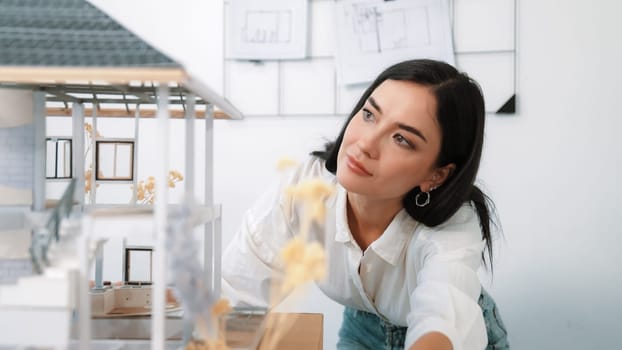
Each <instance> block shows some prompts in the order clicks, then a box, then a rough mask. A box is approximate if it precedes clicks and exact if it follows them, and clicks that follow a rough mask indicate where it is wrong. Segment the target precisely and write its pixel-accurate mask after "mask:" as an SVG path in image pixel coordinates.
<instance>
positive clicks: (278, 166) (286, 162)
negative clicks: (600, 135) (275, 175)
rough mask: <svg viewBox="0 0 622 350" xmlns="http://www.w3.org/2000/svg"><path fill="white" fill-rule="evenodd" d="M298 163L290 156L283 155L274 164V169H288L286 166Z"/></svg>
mask: <svg viewBox="0 0 622 350" xmlns="http://www.w3.org/2000/svg"><path fill="white" fill-rule="evenodd" d="M297 165H298V162H297V161H295V160H293V159H291V158H287V157H283V158H281V159H279V161H278V162H277V164H276V169H277V170H279V171H282V170H285V169H288V168H293V167H295V166H297Z"/></svg>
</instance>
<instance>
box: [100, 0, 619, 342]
mask: <svg viewBox="0 0 622 350" xmlns="http://www.w3.org/2000/svg"><path fill="white" fill-rule="evenodd" d="M95 2H96V3H101V4H102V5H104V3H106V4H105V6H104V9H106V8H109V9H110V10H111V11H113V14H115V15H117V14H118V15H119V16H120V19H121V20H122V21H124V22H127V24H128V25H129V26H130V27H131V28H133V29H134V30H136V31H138V32H139V34H141V33H142V34H143V35H146V36H148V37H150V38H151V41H152V42H154V43H156V44H157V45H156V46H160V47H161V48H163V49H165V51H167V52H171V53H173V54H174V56H175V58H178V59H180V60H182V61H183V62H186V63H187V64H188V65H189V66H190V67H191V69H192V70H195V71H196V72H199V73H198V74H199V75H200V76H202V77H205V79H207V80H208V84H210V85H212V86H213V87H214V88H215V89H216V90H218V91H222V85H221V84H222V75H221V72H220V70H219V69H220V68H221V65H222V60H221V58H222V37H221V35H222V33H221V32H219V30H220V29H221V28H222V27H221V26H222V18H221V15H222V4H221V1H210V2H208V1H200V0H194V1H192V0H186V1H184V2H181V3H179V2H176V3H175V5H172V3H169V2H164V1H162V2H153V1H144V0H143V1H135V2H130V3H128V2H123V1H120V0H116V1H111V0H109V1H103V0H97V1H95ZM151 10H153V12H151ZM621 12H622V3H620V2H618V1H615V0H601V1H598V2H587V1H578V0H569V1H564V2H559V1H553V0H541V1H528V0H519V50H520V52H519V56H518V60H519V61H518V63H519V88H518V91H519V101H518V106H519V108H520V113H519V114H518V115H516V116H505V117H500V116H490V117H489V118H488V129H487V140H486V141H487V144H486V148H485V154H484V160H483V166H482V170H481V173H480V175H481V176H480V177H481V180H482V181H483V182H484V184H485V187H486V188H487V189H488V190H489V192H490V193H491V194H492V196H493V198H494V200H495V201H496V204H497V207H498V212H499V215H500V218H501V222H502V225H503V228H504V232H505V240H504V241H503V242H502V244H501V245H500V249H499V250H498V251H497V252H498V255H497V264H496V266H495V276H494V280H493V283H492V285H491V286H490V287H489V289H490V290H491V292H492V293H493V295H494V296H495V298H496V299H497V301H498V303H499V305H500V307H501V312H502V315H503V317H504V320H505V322H506V326H507V327H508V329H509V331H510V342H511V344H512V348H513V349H518V350H523V349H576V350H579V349H612V348H617V347H619V346H618V343H619V340H618V337H617V333H618V332H619V331H620V330H622V318H621V317H620V315H622V300H621V299H622V268H621V267H620V266H622V257H621V254H619V253H620V250H621V247H622V239H620V237H619V234H620V229H619V228H618V227H617V220H616V219H618V216H619V215H620V214H622V212H621V211H620V210H619V209H617V207H618V206H617V199H618V198H620V197H621V196H622V190H620V189H619V187H618V186H617V181H618V179H620V178H622V176H621V175H622V169H621V166H620V165H619V163H620V161H621V160H622V148H621V147H620V146H619V145H618V142H617V140H616V138H615V137H616V134H617V131H618V130H620V128H621V127H622V120H621V118H620V113H619V111H618V109H617V107H618V104H617V102H616V101H619V100H621V99H622V89H620V88H619V85H618V82H619V81H620V80H621V78H622V73H621V70H620V68H619V66H618V64H619V62H622V41H620V40H619V33H621V32H622V24H620V22H619V21H618V15H619V13H621ZM182 14H184V15H189V17H183V16H181V15H182ZM156 19H157V20H156ZM159 23H163V25H161V24H159ZM164 25H166V30H165V29H164V28H163V26H164ZM169 31H170V33H169ZM172 33H173V34H172ZM249 98H252V96H249ZM215 124H216V126H215V129H216V130H215V131H216V132H215V134H216V140H215V152H216V154H215V166H216V169H215V188H216V190H215V196H216V200H217V201H218V202H221V203H223V208H224V222H223V231H224V233H225V235H226V236H228V235H231V234H233V232H234V231H235V230H236V229H237V225H238V223H239V220H240V218H241V216H242V214H243V212H244V210H245V209H246V208H247V207H248V206H250V203H251V202H252V201H253V200H254V198H256V197H257V195H258V194H259V193H260V192H261V190H262V188H263V187H264V185H265V184H266V183H268V182H269V181H270V179H271V178H272V176H273V174H274V162H275V160H276V159H278V158H279V157H280V156H282V155H290V156H294V157H298V158H302V157H303V155H304V154H306V153H308V152H309V151H310V150H312V149H314V148H316V147H317V146H319V145H320V144H321V143H322V142H323V140H322V137H324V136H325V137H330V136H332V135H334V134H335V133H336V131H337V130H336V129H337V128H338V125H340V120H339V118H337V117H308V118H307V117H290V118H287V117H285V118H279V117H262V118H250V119H247V120H243V121H226V122H222V121H218V122H216V123H215ZM226 241H227V239H226V238H225V242H226ZM486 284H487V285H488V284H489V283H486ZM310 295H311V297H310V300H307V301H305V302H304V303H303V305H301V306H298V308H300V309H302V310H309V311H321V312H324V313H325V315H326V318H325V333H324V335H325V348H326V349H332V348H334V344H335V342H336V332H337V329H338V326H339V324H340V317H341V316H340V312H341V309H340V307H338V306H336V305H335V304H334V303H332V302H331V301H329V300H328V299H326V298H324V297H322V296H321V295H319V293H317V291H312V292H311V294H310Z"/></svg>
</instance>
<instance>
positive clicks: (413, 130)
mask: <svg viewBox="0 0 622 350" xmlns="http://www.w3.org/2000/svg"><path fill="white" fill-rule="evenodd" d="M397 127H398V128H400V129H402V130H406V131H408V132H410V133H412V134H415V135H417V136H419V137H420V138H421V139H422V140H423V141H425V143H428V140H427V139H426V138H425V136H423V133H422V132H421V131H419V129H417V128H415V127H412V126H410V125H406V124H402V123H397Z"/></svg>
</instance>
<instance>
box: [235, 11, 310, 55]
mask: <svg viewBox="0 0 622 350" xmlns="http://www.w3.org/2000/svg"><path fill="white" fill-rule="evenodd" d="M307 2H308V0H262V1H251V0H231V1H230V3H229V7H228V9H229V13H228V16H229V20H228V21H227V23H228V28H227V44H228V52H227V57H228V58H236V59H250V60H263V59H296V58H305V57H306V54H307V52H306V51H307V16H308V15H307V12H308V10H307V7H308V3H307Z"/></svg>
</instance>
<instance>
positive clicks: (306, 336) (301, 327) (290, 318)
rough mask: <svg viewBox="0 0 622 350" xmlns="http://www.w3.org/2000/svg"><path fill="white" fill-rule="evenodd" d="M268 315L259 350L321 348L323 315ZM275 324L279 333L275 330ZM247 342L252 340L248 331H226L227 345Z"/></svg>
mask: <svg viewBox="0 0 622 350" xmlns="http://www.w3.org/2000/svg"><path fill="white" fill-rule="evenodd" d="M268 317H269V318H268V320H267V322H266V327H267V328H266V330H265V331H264V333H263V337H262V339H261V343H260V345H259V348H258V349H259V350H291V349H295V350H321V349H322V348H323V343H324V324H323V323H324V315H322V314H315V313H313V314H311V313H275V314H270V315H269V316H268ZM271 321H272V322H271ZM275 325H277V327H276V328H278V330H279V331H280V332H281V334H279V333H276V332H275V330H276V329H275ZM274 337H276V338H274ZM271 339H275V340H274V341H272V340H271ZM249 343H252V340H250V339H249V338H248V333H236V332H230V331H228V332H227V345H228V346H229V347H232V348H239V347H245V346H248V344H249Z"/></svg>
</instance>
